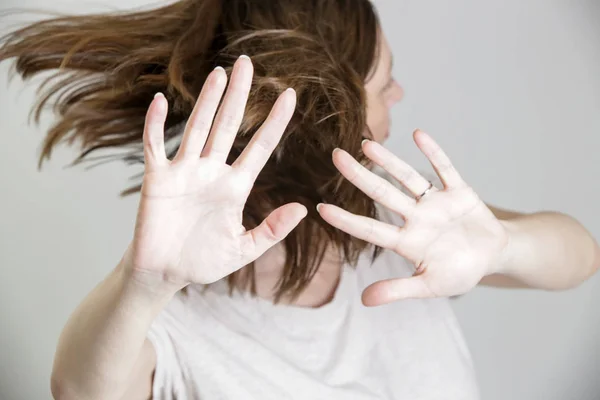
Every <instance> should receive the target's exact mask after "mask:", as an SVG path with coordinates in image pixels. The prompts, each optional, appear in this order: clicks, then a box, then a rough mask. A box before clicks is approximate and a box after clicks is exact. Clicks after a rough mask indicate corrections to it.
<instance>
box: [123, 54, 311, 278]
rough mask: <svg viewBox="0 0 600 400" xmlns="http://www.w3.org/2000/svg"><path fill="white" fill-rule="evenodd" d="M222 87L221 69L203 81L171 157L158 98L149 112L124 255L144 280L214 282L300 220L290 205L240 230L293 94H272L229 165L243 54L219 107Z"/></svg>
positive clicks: (241, 103)
mask: <svg viewBox="0 0 600 400" xmlns="http://www.w3.org/2000/svg"><path fill="white" fill-rule="evenodd" d="M226 82H227V75H226V74H225V71H224V70H223V69H222V68H217V69H215V71H213V72H212V73H211V74H210V75H209V76H208V78H207V81H206V83H205V85H204V87H203V89H202V92H201V93H200V96H199V98H198V101H197V103H196V106H195V108H194V111H193V112H192V115H191V116H190V119H189V120H188V123H187V125H186V128H185V131H184V134H183V138H182V142H181V145H180V147H179V150H178V152H177V155H176V156H175V158H174V159H173V160H169V159H167V157H166V154H165V146H164V123H165V119H166V115H167V101H166V99H165V98H164V96H162V95H161V94H158V95H157V96H156V97H155V99H154V101H153V102H152V104H151V105H150V107H149V110H148V114H147V118H146V125H145V130H144V159H145V173H144V178H143V183H142V191H141V199H140V205H139V210H138V216H137V221H136V228H135V234H134V239H133V242H132V243H131V245H130V247H129V249H128V252H127V257H129V262H130V265H131V266H132V268H133V269H134V270H135V271H136V274H138V275H141V276H144V277H145V278H144V279H153V278H156V279H158V280H167V281H169V282H172V283H175V284H177V285H180V286H185V285H186V284H188V283H210V282H214V281H216V280H219V279H221V278H223V277H225V276H227V275H229V274H231V273H232V272H235V271H236V270H238V269H239V268H241V267H243V266H244V265H246V264H248V263H250V262H252V261H254V260H255V259H256V258H258V257H259V256H260V255H261V254H263V253H264V252H265V251H266V250H267V249H268V248H270V247H271V246H273V245H274V244H276V243H277V242H278V241H280V240H282V239H283V238H285V236H286V235H287V234H288V233H289V232H290V231H291V230H292V229H293V228H294V227H295V226H296V225H297V224H298V223H299V222H300V220H301V219H302V218H304V216H305V215H306V208H305V207H304V206H302V205H300V204H297V203H290V204H286V205H284V206H282V207H280V208H278V209H276V210H274V211H273V212H272V213H271V214H270V215H269V216H268V217H267V218H266V219H265V220H264V221H263V222H262V224H261V225H259V226H258V227H256V228H255V229H253V230H251V231H246V229H245V228H244V227H243V226H242V210H243V208H244V204H245V202H246V200H247V198H248V195H249V194H250V190H251V188H252V185H253V184H254V181H255V179H256V177H257V176H258V174H259V172H260V170H261V169H262V167H263V166H264V165H265V163H266V162H267V160H268V158H269V156H270V154H271V153H272V151H273V150H274V148H275V146H276V145H277V143H278V142H279V140H280V138H281V135H282V134H283V131H284V130H285V127H286V126H287V123H288V122H289V120H290V118H291V116H292V114H293V111H294V107H295V93H294V91H293V90H291V89H288V90H286V91H285V92H284V93H283V94H282V95H281V96H280V97H279V99H278V100H277V101H276V103H275V105H274V106H273V109H272V110H271V113H270V115H269V116H268V118H267V120H266V121H265V123H264V124H263V126H262V127H261V128H260V129H259V131H258V132H257V133H256V134H255V135H254V137H253V138H252V140H251V142H250V143H249V144H248V146H247V147H246V149H244V152H243V153H242V154H241V155H240V157H239V158H238V159H237V160H236V162H235V163H234V164H233V165H231V166H229V165H227V164H226V159H227V156H228V154H229V151H230V149H231V146H232V144H233V141H234V139H235V137H236V134H237V131H238V129H239V126H240V124H241V122H242V118H243V111H244V108H245V104H246V101H247V98H248V93H249V90H250V86H251V82H252V63H251V62H250V60H249V59H248V58H247V57H241V58H240V59H239V60H238V61H237V62H236V64H235V66H234V69H233V72H232V76H231V82H230V85H229V88H228V90H227V94H226V95H225V98H224V99H223V104H222V105H221V107H220V108H219V102H220V100H221V97H222V95H223V92H224V90H225V86H226ZM218 108H219V110H218V113H217V115H216V117H214V115H215V113H216V112H217V109H218ZM213 117H214V123H212V121H213Z"/></svg>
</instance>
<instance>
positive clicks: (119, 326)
mask: <svg viewBox="0 0 600 400" xmlns="http://www.w3.org/2000/svg"><path fill="white" fill-rule="evenodd" d="M171 297H172V294H171V293H170V292H169V291H161V292H160V293H158V291H157V290H155V289H153V288H146V287H143V286H142V285H141V284H139V283H136V282H135V281H134V280H132V279H131V277H130V273H129V272H128V269H127V268H125V267H124V266H123V262H121V263H120V264H119V266H117V268H115V269H114V270H113V271H112V272H111V273H110V274H109V275H108V276H107V277H106V279H105V280H104V281H102V282H101V283H100V284H99V285H98V286H97V287H96V288H95V289H94V290H93V291H92V292H91V293H90V294H89V295H88V296H87V297H86V298H85V299H84V300H83V302H82V303H81V304H80V305H79V306H78V307H77V309H76V310H75V311H74V312H73V314H72V315H71V317H70V318H69V321H68V322H67V324H66V326H65V328H64V329H63V332H62V334H61V336H60V339H59V343H58V347H57V351H56V355H55V360H54V367H53V371H52V388H53V393H54V392H56V393H59V395H58V397H60V398H63V399H71V398H77V399H112V398H119V397H120V396H121V395H122V394H123V391H124V390H126V389H127V382H128V379H129V378H130V373H131V371H132V369H133V367H134V364H135V362H136V360H137V357H138V355H139V353H140V350H141V348H142V345H143V343H144V340H145V337H146V333H147V331H148V329H149V327H150V324H151V323H152V321H153V320H154V318H155V317H156V316H157V315H158V313H159V312H160V311H161V310H162V308H163V307H164V306H165V305H166V304H167V303H168V301H169V299H170V298H171ZM56 393H54V394H55V396H56V395H57V394H56Z"/></svg>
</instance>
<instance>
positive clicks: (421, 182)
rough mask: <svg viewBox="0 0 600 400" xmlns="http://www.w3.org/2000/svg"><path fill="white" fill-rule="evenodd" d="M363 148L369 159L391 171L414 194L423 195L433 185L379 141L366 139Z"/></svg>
mask: <svg viewBox="0 0 600 400" xmlns="http://www.w3.org/2000/svg"><path fill="white" fill-rule="evenodd" d="M362 148H363V152H364V153H365V155H366V156H367V157H369V159H371V160H372V161H373V162H374V163H375V164H377V165H379V166H380V167H381V168H383V169H384V170H386V171H387V172H389V173H390V175H392V176H393V177H394V178H395V179H396V180H397V181H398V182H400V183H401V184H402V185H403V186H404V187H405V188H406V189H408V191H409V192H410V193H411V194H412V195H413V196H415V197H418V196H421V195H422V194H423V193H424V192H425V191H426V190H427V189H429V188H430V187H431V182H429V181H428V180H427V179H425V178H424V177H423V176H422V175H421V174H420V173H418V172H417V171H416V170H415V169H414V168H413V167H411V166H410V165H408V164H407V163H405V162H404V161H402V160H401V159H399V158H398V157H396V156H395V155H394V154H393V153H392V152H391V151H389V150H388V149H386V148H385V147H383V146H382V145H380V144H379V143H377V142H373V141H371V140H366V141H363V145H362ZM432 190H434V188H432Z"/></svg>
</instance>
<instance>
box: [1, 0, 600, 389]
mask: <svg viewBox="0 0 600 400" xmlns="http://www.w3.org/2000/svg"><path fill="white" fill-rule="evenodd" d="M243 54H246V55H248V56H250V57H251V58H252V61H250V59H249V58H248V57H247V56H241V57H240V55H243ZM9 58H16V61H17V64H16V65H17V70H18V71H19V72H20V73H21V74H22V75H23V76H24V77H28V76H31V75H34V74H36V73H39V72H42V71H46V70H53V69H58V76H56V77H54V78H51V79H58V81H57V82H56V83H55V84H54V86H48V87H47V91H46V94H45V95H43V96H42V102H41V103H40V105H39V107H40V108H41V107H42V106H43V105H44V104H45V103H46V102H47V101H49V100H51V99H52V96H56V97H55V101H56V103H57V108H56V109H57V111H58V112H59V114H60V119H59V121H58V122H57V124H56V125H55V126H54V127H53V128H52V129H51V131H50V132H49V134H48V136H47V138H46V141H45V146H44V150H43V153H42V159H43V158H47V157H49V156H50V153H51V150H52V149H53V147H54V146H55V145H56V144H57V143H59V142H60V141H62V140H68V141H73V140H80V141H81V143H82V147H83V151H82V154H81V157H79V158H78V160H77V161H83V160H85V159H88V157H87V156H88V155H89V154H90V153H92V152H95V151H96V150H98V149H103V148H123V149H130V151H129V152H128V153H125V154H124V155H122V156H121V157H123V158H125V159H126V160H129V161H136V160H140V161H144V168H145V169H144V177H143V182H142V185H141V187H136V188H132V189H130V190H128V191H126V193H132V192H134V191H135V190H137V189H141V198H140V205H139V212H138V216H137V223H136V227H135V232H134V235H133V239H132V241H131V243H130V245H129V246H128V247H127V250H126V251H125V253H124V255H123V257H122V259H121V260H120V262H119V263H118V265H117V266H116V267H115V269H114V270H113V271H112V272H111V273H110V274H109V276H107V278H106V279H105V280H104V281H103V282H102V283H100V284H99V285H98V286H97V288H96V289H94V291H92V293H90V294H89V296H88V297H87V298H86V299H85V300H84V301H83V302H82V304H81V305H80V306H79V307H78V309H77V310H76V311H75V312H74V313H73V315H72V317H71V318H70V320H69V322H68V323H67V325H66V326H65V328H64V331H63V333H62V335H61V338H60V342H59V344H58V348H57V353H56V358H55V364H54V370H53V377H52V392H53V395H54V397H55V398H58V399H88V398H90V399H119V398H123V399H136V398H140V399H141V398H148V397H150V396H153V397H154V398H166V399H170V398H178V399H223V398H227V399H229V398H231V399H332V398H334V399H475V398H477V397H478V393H477V386H476V382H475V377H474V373H473V367H472V364H471V360H470V356H469V353H468V350H467V349H466V346H465V344H464V340H463V338H462V335H461V333H460V329H459V327H458V325H457V323H456V320H455V318H454V316H453V314H452V312H451V310H450V308H449V306H448V303H447V300H446V298H447V297H451V296H455V295H460V294H462V293H466V292H467V291H469V290H470V289H471V288H473V287H474V286H475V285H477V284H478V283H487V284H494V285H500V286H519V287H536V288H542V289H565V288H569V287H573V286H576V285H577V284H579V283H580V282H582V281H583V280H585V279H586V278H587V277H589V276H590V275H591V274H593V273H594V271H595V270H596V269H597V268H598V265H599V264H600V251H599V248H598V245H597V244H596V242H595V241H594V239H593V238H592V237H591V236H590V234H589V233H588V232H587V231H586V230H585V229H584V228H583V226H582V225H581V224H579V223H578V222H577V221H575V220H573V219H572V218H570V217H568V216H565V215H562V214H558V213H550V212H544V213H536V214H531V215H523V214H518V213H514V212H509V211H505V210H500V209H496V208H493V207H491V206H487V205H485V204H484V203H483V202H482V201H481V200H480V199H479V197H478V196H477V195H476V194H475V193H474V192H473V190H472V189H471V188H470V187H469V186H468V184H467V183H465V182H464V181H463V180H462V179H461V177H460V175H459V174H458V172H457V171H456V170H455V169H454V167H453V166H452V163H451V162H450V160H449V159H448V157H447V156H446V155H445V154H444V152H443V151H442V150H441V149H440V148H439V146H437V144H436V143H435V142H434V141H433V139H432V138H431V137H430V136H428V135H427V134H425V133H423V132H421V131H416V132H415V142H416V144H417V145H418V146H419V148H420V149H421V150H422V151H423V153H424V154H425V155H426V156H427V157H428V158H429V160H430V161H431V163H432V165H433V166H434V168H435V170H436V172H437V173H438V175H439V178H440V180H441V182H439V184H438V185H437V186H433V185H432V184H431V183H430V182H428V181H427V180H426V179H425V178H423V177H422V176H421V175H420V174H419V173H417V172H415V171H414V170H413V169H412V168H411V167H410V166H408V165H406V164H405V163H403V162H402V161H401V160H399V159H398V158H396V157H395V156H394V155H392V154H390V153H389V152H388V151H387V150H386V149H385V148H384V147H383V146H381V145H380V143H381V142H383V141H384V140H385V138H386V137H387V135H388V130H389V122H388V114H389V109H390V107H391V106H392V105H393V104H395V103H397V102H398V101H399V100H400V99H401V97H402V90H401V88H400V87H399V86H398V84H397V83H396V82H395V81H394V80H393V78H392V77H391V54H390V49H389V46H388V44H387V41H386V39H385V37H384V35H383V33H382V31H381V30H380V27H379V23H378V20H377V17H376V15H375V12H374V10H373V8H372V5H371V4H370V3H369V2H368V1H367V0H330V1H322V0H305V1H295V0H274V1H273V0H272V1H269V2H264V1H259V0H253V1H248V0H244V1H242V0H228V1H224V0H221V1H216V0H210V1H209V0H193V1H192V0H183V1H179V2H177V3H174V4H172V5H169V6H165V7H162V8H160V9H156V10H151V11H147V12H139V13H127V14H121V15H106V16H101V15H95V16H79V17H67V18H62V19H54V20H50V21H46V22H40V23H37V24H33V25H30V26H27V27H25V28H23V29H21V30H19V31H16V32H14V33H11V34H9V35H8V36H7V37H6V38H5V40H4V46H3V47H2V49H1V50H0V60H2V59H9ZM221 66H222V67H225V69H226V71H225V70H224V69H223V68H220V67H221ZM228 72H229V73H228ZM228 76H229V79H228ZM227 81H229V85H228V88H227V91H226V94H225V96H224V97H223V99H222V102H221V98H222V96H223V93H224V92H225V87H226V85H227ZM287 88H293V89H287ZM157 92H158V94H157V95H156V96H155V97H154V99H153V100H152V98H153V97H152V96H153V95H154V93H157ZM163 93H164V94H163ZM196 99H197V101H196ZM275 99H277V100H276V101H275ZM273 103H275V104H274V105H273ZM148 104H149V106H148ZM194 104H195V106H194ZM272 105H273V106H272ZM271 106H272V109H271ZM365 138H366V139H367V140H363V139H365ZM137 145H140V146H139V148H136V146H137ZM374 165H377V166H379V167H382V168H383V169H384V170H386V171H387V172H389V173H390V175H391V176H392V179H390V180H394V179H395V180H396V181H397V182H399V183H400V184H401V185H402V186H403V190H402V191H401V190H400V189H398V188H396V186H393V185H392V183H390V182H389V181H388V180H385V179H383V178H382V177H380V176H378V175H376V174H374V173H373V172H371V167H372V166H374ZM373 169H375V168H373ZM438 186H439V187H438ZM378 203H379V204H378ZM364 288H366V290H364V292H363V289H364ZM361 293H362V301H361V298H360V296H361ZM365 305H366V306H379V307H365Z"/></svg>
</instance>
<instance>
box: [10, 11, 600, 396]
mask: <svg viewBox="0 0 600 400" xmlns="http://www.w3.org/2000/svg"><path fill="white" fill-rule="evenodd" d="M1 3H2V5H1V7H0V8H1V9H6V8H10V7H15V6H19V7H40V6H44V7H50V4H49V3H47V2H45V1H42V0H21V1H15V0H8V1H7V0H3V1H2V2H1ZM144 3H146V2H144V1H142V0H110V1H107V0H102V1H96V2H93V3H90V2H80V1H76V0H72V1H66V0H63V1H60V2H54V3H52V5H51V6H52V7H53V8H54V9H59V10H67V11H73V12H89V11H94V10H98V9H105V8H106V6H111V7H116V6H119V7H129V6H136V5H141V4H144ZM377 5H378V7H379V10H380V13H381V16H382V20H383V26H384V29H385V31H386V33H387V35H388V36H389V39H390V42H391V45H392V48H393V51H394V55H395V59H396V65H395V75H396V77H397V79H398V80H399V81H400V82H401V84H403V86H404V88H405V90H406V97H405V100H404V101H403V103H401V104H400V105H399V106H398V107H397V108H396V109H395V110H394V115H393V116H394V126H393V129H392V138H391V139H390V141H389V142H388V146H389V147H390V148H391V149H393V150H394V151H395V152H396V153H397V154H399V155H401V156H402V157H403V158H404V159H405V160H407V161H408V162H410V163H412V164H413V165H415V166H417V167H419V168H429V167H428V165H427V164H426V163H425V161H424V158H423V157H422V156H421V155H420V154H419V152H418V150H417V149H416V147H415V146H414V144H413V142H412V140H411V136H410V133H411V132H412V130H413V129H414V128H417V127H418V128H421V129H423V130H425V131H427V132H429V133H431V134H432V135H433V136H434V137H435V138H436V139H437V140H438V141H439V142H440V143H441V145H442V146H443V147H444V149H445V150H446V151H447V152H448V153H449V154H450V156H451V157H452V159H453V160H454V162H455V164H456V166H457V167H458V168H459V170H460V171H461V172H462V174H463V175H464V177H465V178H466V179H467V180H468V182H470V183H471V184H472V185H473V186H474V187H475V189H476V190H477V192H478V193H479V194H480V195H481V196H482V197H483V198H484V199H485V200H486V201H487V202H490V203H492V204H496V205H499V206H502V207H507V208H513V209H516V210H520V211H537V210H545V209H551V210H559V211H563V212H567V213H569V214H571V215H573V216H575V217H576V218H578V219H579V220H581V221H582V222H583V223H584V224H585V225H586V226H587V227H588V228H589V229H591V230H592V232H593V233H594V235H595V236H596V237H600V216H599V214H598V210H597V205H598V204H599V203H600V190H598V186H597V173H598V168H599V167H598V163H597V160H596V156H597V149H598V146H599V145H600V138H599V137H598V135H599V134H600V22H598V21H600V2H597V1H594V0H588V1H559V0H530V1H527V2H523V1H517V0H510V1H502V2H500V1H498V2H491V1H486V2H482V1H476V0H460V1H453V2H450V1H448V2H446V1H417V0H405V1H392V0H379V1H377ZM10 20H14V19H10ZM0 21H1V22H2V28H3V29H4V28H6V23H7V21H9V20H8V19H6V18H3V19H2V20H0ZM7 71H8V65H7V64H6V63H5V64H3V65H2V66H0V129H1V132H2V139H3V140H2V143H1V146H0V149H1V150H0V151H1V155H2V156H1V157H0V171H1V173H0V187H1V188H2V189H1V190H2V197H1V205H2V207H0V213H1V215H0V218H1V224H0V229H1V230H0V234H1V240H0V246H1V247H0V265H1V268H0V324H1V325H0V326H1V327H2V328H1V329H0V360H1V364H0V398H1V399H11V400H12V399H27V400H31V399H46V398H50V394H49V375H50V371H51V364H52V358H53V354H54V349H55V344H56V341H57V338H58V335H59V334H60V331H61V329H62V326H63V324H64V323H65V321H66V319H67V318H68V316H69V314H70V313H71V311H72V310H73V309H74V307H75V306H76V305H77V304H78V303H79V302H80V300H81V299H82V298H83V297H84V296H85V295H86V293H88V292H89V291H90V289H91V288H92V287H93V286H94V285H95V284H96V283H97V282H98V281H99V280H100V279H101V278H102V277H104V276H105V275H106V274H107V272H108V271H109V270H110V269H111V268H113V266H114V265H115V264H116V263H117V261H118V260H119V258H120V255H121V254H122V252H123V251H124V249H125V247H126V245H127V243H128V241H129V239H130V237H131V233H132V227H133V222H134V217H135V209H136V205H137V197H136V196H133V197H130V198H127V199H124V200H123V199H120V198H118V196H117V194H118V192H119V190H121V189H122V188H123V187H124V186H125V185H126V184H128V183H129V182H128V180H127V179H128V177H129V176H131V175H133V174H134V173H136V172H138V171H139V170H138V169H131V168H127V167H126V166H124V165H121V164H115V165H107V166H103V167H100V168H97V169H92V170H89V171H85V170H84V169H82V168H77V169H64V168H63V167H64V165H66V164H67V162H68V161H69V160H71V158H72V156H73V155H74V152H73V151H72V150H69V149H61V150H59V151H57V152H56V153H55V156H54V158H53V161H52V162H51V163H50V164H48V165H47V166H46V168H45V169H44V170H43V171H42V172H38V171H37V170H36V157H37V150H38V149H39V144H40V140H41V138H42V135H43V132H44V128H45V127H47V126H48V123H49V121H50V116H49V115H48V116H46V118H45V120H44V123H43V125H42V126H41V127H39V128H38V127H35V126H28V125H27V113H28V109H29V107H30V105H31V103H32V99H33V94H34V86H33V85H30V86H24V85H23V84H21V83H20V82H19V81H18V80H14V81H13V82H12V83H11V84H7V81H6V79H5V77H6V75H7ZM569 267H576V266H565V268H569ZM599 301H600V276H598V275H597V276H595V277H594V278H593V279H591V280H590V281H588V282H586V283H585V284H584V285H582V286H581V287H579V288H577V289H575V290H571V291H567V292H561V293H542V292H535V291H510V290H498V289H484V288H480V289H476V290H474V291H473V292H472V293H470V294H468V295H466V296H464V297H463V298H461V299H459V300H458V301H456V302H455V308H456V311H457V313H458V316H459V318H460V321H461V322H462V324H463V327H464V330H465V335H466V337H467V340H468V342H469V344H470V347H471V350H472V352H473V356H474V359H475V362H476V365H477V370H478V374H479V380H480V383H481V387H482V392H483V398H484V399H486V400H487V399H490V400H492V399H493V400H500V399H502V400H504V399H515V400H525V399H540V400H541V399H544V400H558V399H561V400H562V399H569V400H571V399H576V400H580V399H581V400H588V399H589V400H591V399H600V382H599V373H600V361H599V360H600V344H598V340H599V339H600V314H599V313H598V312H597V311H596V310H595V309H594V307H593V305H596V306H597V304H598V303H599ZM411 400H412V399H411Z"/></svg>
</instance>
